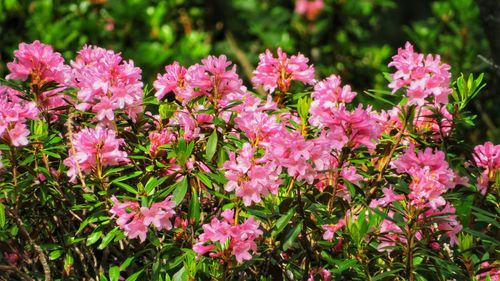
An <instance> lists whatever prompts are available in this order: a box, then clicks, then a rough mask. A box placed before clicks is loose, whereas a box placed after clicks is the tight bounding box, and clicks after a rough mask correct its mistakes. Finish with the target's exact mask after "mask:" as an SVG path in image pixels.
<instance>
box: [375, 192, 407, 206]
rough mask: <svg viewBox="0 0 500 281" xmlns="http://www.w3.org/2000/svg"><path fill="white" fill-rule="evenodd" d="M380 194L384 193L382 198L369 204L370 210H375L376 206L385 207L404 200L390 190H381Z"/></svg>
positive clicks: (401, 196)
mask: <svg viewBox="0 0 500 281" xmlns="http://www.w3.org/2000/svg"><path fill="white" fill-rule="evenodd" d="M382 192H383V193H384V197H382V198H380V199H376V200H372V201H371V202H370V208H375V207H378V206H382V207H386V206H387V205H389V204H391V203H392V202H394V201H401V200H405V197H404V196H403V195H399V194H396V193H394V190H393V189H391V188H388V187H385V188H383V189H382Z"/></svg>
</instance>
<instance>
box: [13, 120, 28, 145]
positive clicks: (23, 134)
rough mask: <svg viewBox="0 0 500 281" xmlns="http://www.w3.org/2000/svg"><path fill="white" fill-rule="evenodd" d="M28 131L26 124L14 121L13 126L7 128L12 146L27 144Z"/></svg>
mask: <svg viewBox="0 0 500 281" xmlns="http://www.w3.org/2000/svg"><path fill="white" fill-rule="evenodd" d="M29 134H30V131H29V130H28V128H26V124H22V123H16V125H14V128H12V129H10V130H9V138H10V141H11V142H12V145H13V146H25V145H27V144H28V136H29Z"/></svg>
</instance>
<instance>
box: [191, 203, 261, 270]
mask: <svg viewBox="0 0 500 281" xmlns="http://www.w3.org/2000/svg"><path fill="white" fill-rule="evenodd" d="M221 216H222V218H223V221H220V220H219V219H217V218H213V219H212V221H211V222H210V224H204V225H203V226H202V228H203V233H202V234H200V236H199V237H198V239H197V242H196V243H195V244H194V245H193V251H195V252H196V253H197V254H198V256H202V255H204V254H206V253H207V252H210V254H209V255H210V256H211V257H219V256H221V255H222V252H223V251H225V250H230V252H231V254H232V255H233V256H234V257H235V259H236V261H237V262H238V263H242V262H243V261H245V260H251V259H252V254H251V253H250V252H252V253H253V254H255V253H257V244H256V243H255V239H256V238H258V237H260V236H261V235H262V233H263V232H262V230H260V229H259V222H256V221H254V219H253V217H250V218H248V219H246V220H245V221H244V222H243V223H242V224H238V222H235V221H234V211H233V210H225V211H224V212H223V213H222V214H221ZM205 244H207V245H205ZM226 247H228V248H226Z"/></svg>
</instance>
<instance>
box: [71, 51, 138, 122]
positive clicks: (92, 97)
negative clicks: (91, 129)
mask: <svg viewBox="0 0 500 281" xmlns="http://www.w3.org/2000/svg"><path fill="white" fill-rule="evenodd" d="M71 66H72V68H73V69H72V77H71V78H72V79H71V84H72V86H73V87H75V88H77V89H78V94H77V97H78V100H79V103H78V104H77V105H76V108H77V109H79V110H82V111H86V110H91V111H92V112H95V113H96V118H97V120H99V121H100V122H109V121H112V120H115V111H116V110H118V109H120V110H123V111H124V112H125V113H126V114H127V115H128V116H129V117H130V118H131V119H132V120H135V119H136V117H137V114H138V113H140V112H142V106H141V103H142V96H143V91H142V86H143V84H142V82H141V69H140V68H138V67H135V66H134V63H133V62H132V61H131V60H129V61H128V62H127V61H123V59H122V57H121V56H120V54H115V53H114V52H113V51H110V50H106V49H103V48H99V47H96V46H84V47H83V49H82V50H81V51H80V52H78V56H77V57H76V58H75V60H74V61H71Z"/></svg>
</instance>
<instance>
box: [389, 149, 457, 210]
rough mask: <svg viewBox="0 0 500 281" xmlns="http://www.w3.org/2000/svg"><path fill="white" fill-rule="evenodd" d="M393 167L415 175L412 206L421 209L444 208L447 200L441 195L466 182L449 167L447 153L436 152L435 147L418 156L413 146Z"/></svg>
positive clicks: (411, 190) (410, 196)
mask: <svg viewBox="0 0 500 281" xmlns="http://www.w3.org/2000/svg"><path fill="white" fill-rule="evenodd" d="M391 166H392V167H393V168H395V169H396V172H398V173H406V174H408V175H410V176H411V179H412V182H411V183H410V193H409V195H408V197H409V198H410V200H411V204H412V205H414V206H416V207H418V208H420V209H424V208H428V207H430V208H432V209H438V207H440V206H444V205H445V204H446V201H445V200H444V198H443V197H442V196H441V195H442V194H443V193H445V192H446V191H448V190H449V189H453V188H454V187H455V185H457V184H458V183H463V179H462V178H460V177H458V175H457V174H456V173H455V172H453V171H452V170H451V169H450V168H449V165H448V162H446V159H445V154H444V153H443V152H442V151H436V152H434V151H433V150H432V149H431V148H426V149H425V150H424V151H419V152H418V153H415V148H414V147H413V145H412V146H410V147H409V148H408V149H406V151H405V152H404V153H403V154H402V155H401V156H399V157H398V158H397V159H396V160H394V161H392V162H391Z"/></svg>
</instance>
